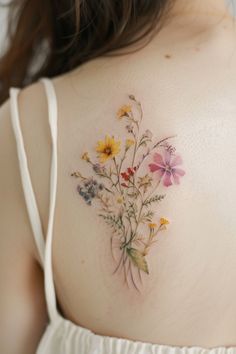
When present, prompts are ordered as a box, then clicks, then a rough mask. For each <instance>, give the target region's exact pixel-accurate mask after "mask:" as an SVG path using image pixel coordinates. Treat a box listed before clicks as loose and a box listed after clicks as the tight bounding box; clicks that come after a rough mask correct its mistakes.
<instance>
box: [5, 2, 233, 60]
mask: <svg viewBox="0 0 236 354" xmlns="http://www.w3.org/2000/svg"><path fill="white" fill-rule="evenodd" d="M8 1H9V0H0V3H1V4H3V5H4V4H6V3H7V2H8ZM186 1H187V0H186ZM196 1H197V0H196ZM226 3H227V4H228V5H229V7H230V9H231V11H232V13H233V14H234V15H235V16H236V0H226ZM6 23H7V10H6V8H5V7H4V6H3V7H1V6H0V55H1V52H2V50H3V49H4V45H5V41H4V37H5V33H6Z"/></svg>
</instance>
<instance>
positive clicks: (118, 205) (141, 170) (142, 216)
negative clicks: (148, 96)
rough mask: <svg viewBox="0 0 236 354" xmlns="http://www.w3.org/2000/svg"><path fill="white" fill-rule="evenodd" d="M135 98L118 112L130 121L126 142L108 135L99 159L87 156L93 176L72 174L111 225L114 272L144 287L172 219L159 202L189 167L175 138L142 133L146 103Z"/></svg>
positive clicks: (98, 150)
mask: <svg viewBox="0 0 236 354" xmlns="http://www.w3.org/2000/svg"><path fill="white" fill-rule="evenodd" d="M129 100H130V104H126V105H123V106H122V107H121V108H120V109H119V110H118V112H117V115H116V118H117V119H118V120H119V121H122V122H125V131H126V134H127V138H126V140H125V142H124V144H122V142H121V140H120V139H118V138H115V137H114V136H113V135H112V136H110V135H106V136H105V138H104V140H99V141H98V142H97V145H96V146H95V147H94V154H95V157H94V158H92V157H91V156H90V154H89V153H88V152H84V153H83V154H82V156H81V158H82V160H84V161H85V162H86V163H87V164H88V165H90V167H91V169H92V172H93V174H92V176H90V177H85V176H83V175H82V174H81V173H80V172H79V171H76V172H73V173H72V174H71V176H73V177H76V178H78V179H79V184H78V185H77V191H78V193H79V195H80V196H81V197H82V198H83V200H84V201H85V202H86V204H87V205H89V206H92V205H93V206H94V207H96V209H97V210H98V216H99V217H101V218H102V219H103V220H104V222H105V223H106V224H107V225H108V226H109V227H110V228H111V231H112V234H111V238H110V244H111V252H112V256H113V259H114V262H115V264H116V265H115V269H114V272H113V273H117V272H121V273H122V274H123V276H124V281H125V283H126V284H127V285H128V286H130V285H131V286H134V287H135V289H136V290H139V287H138V284H137V282H139V283H141V284H142V273H146V274H149V266H148V262H147V256H148V254H149V252H150V249H151V247H152V245H153V244H154V243H155V242H157V240H158V237H159V234H160V233H162V231H164V230H166V229H167V225H168V224H169V223H170V222H169V220H168V219H167V218H166V217H163V216H162V215H160V214H159V215H158V208H157V207H156V208H155V212H154V210H153V206H154V205H159V204H160V203H161V202H162V201H163V200H164V198H165V197H166V194H163V189H167V188H169V187H170V186H172V185H174V184H179V183H180V178H181V177H183V176H184V175H185V171H184V170H183V169H181V168H179V165H181V164H182V163H183V162H182V158H181V156H180V155H179V154H176V149H175V148H174V147H173V145H171V144H170V143H169V140H170V139H172V138H174V137H175V136H169V137H167V138H164V139H161V140H156V139H155V138H154V137H153V134H152V133H151V131H150V130H145V131H144V132H141V131H140V128H141V123H142V121H143V109H142V106H141V103H140V102H139V101H137V100H136V98H135V97H134V95H129ZM122 145H123V146H122ZM91 154H92V152H91ZM157 215H158V216H157ZM115 250H116V255H115Z"/></svg>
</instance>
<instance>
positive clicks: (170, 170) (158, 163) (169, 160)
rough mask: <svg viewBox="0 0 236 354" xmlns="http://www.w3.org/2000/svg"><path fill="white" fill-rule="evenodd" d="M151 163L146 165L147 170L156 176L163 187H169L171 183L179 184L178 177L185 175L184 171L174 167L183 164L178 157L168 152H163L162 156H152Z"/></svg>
mask: <svg viewBox="0 0 236 354" xmlns="http://www.w3.org/2000/svg"><path fill="white" fill-rule="evenodd" d="M153 162H154V163H150V164H149V165H148V166H149V169H150V171H151V172H156V173H157V174H158V176H159V177H160V178H161V179H162V181H163V185H164V186H165V187H169V186H171V185H172V184H173V183H175V184H179V183H180V181H179V179H180V177H182V176H184V175H185V171H184V170H182V169H180V168H177V167H176V166H178V165H181V164H182V163H183V162H182V158H181V156H179V155H174V154H171V153H170V152H169V151H165V152H164V156H162V155H160V154H158V153H155V154H154V155H153Z"/></svg>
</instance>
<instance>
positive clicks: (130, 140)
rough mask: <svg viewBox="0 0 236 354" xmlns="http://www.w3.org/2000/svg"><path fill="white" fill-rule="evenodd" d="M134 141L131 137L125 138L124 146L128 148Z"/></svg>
mask: <svg viewBox="0 0 236 354" xmlns="http://www.w3.org/2000/svg"><path fill="white" fill-rule="evenodd" d="M134 143H135V141H134V140H133V139H126V142H125V147H126V149H128V148H130V146H132V145H134Z"/></svg>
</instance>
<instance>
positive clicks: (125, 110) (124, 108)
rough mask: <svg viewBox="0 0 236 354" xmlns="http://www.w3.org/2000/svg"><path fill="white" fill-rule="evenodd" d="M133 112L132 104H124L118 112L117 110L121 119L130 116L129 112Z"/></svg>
mask: <svg viewBox="0 0 236 354" xmlns="http://www.w3.org/2000/svg"><path fill="white" fill-rule="evenodd" d="M129 112H131V106H130V105H124V106H122V107H121V108H120V109H119V110H118V112H117V114H116V115H117V118H119V119H121V118H122V117H124V116H128V113H129Z"/></svg>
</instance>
